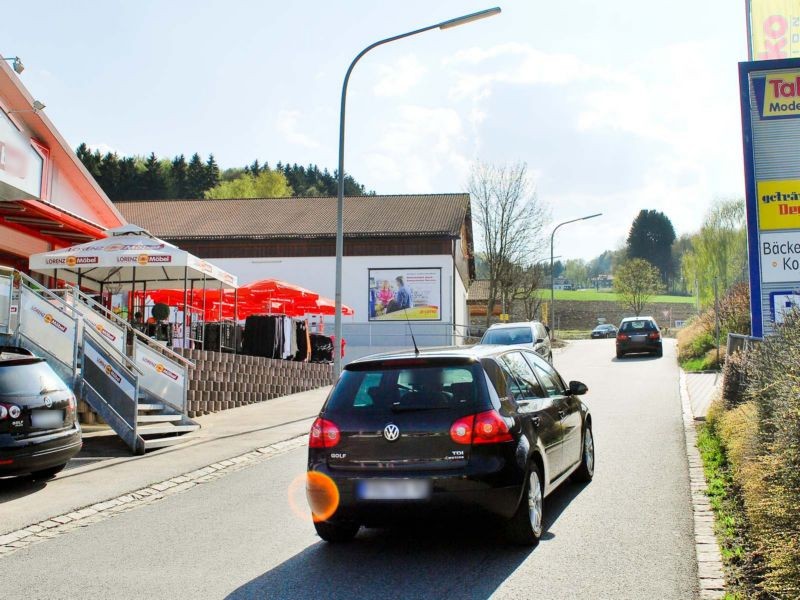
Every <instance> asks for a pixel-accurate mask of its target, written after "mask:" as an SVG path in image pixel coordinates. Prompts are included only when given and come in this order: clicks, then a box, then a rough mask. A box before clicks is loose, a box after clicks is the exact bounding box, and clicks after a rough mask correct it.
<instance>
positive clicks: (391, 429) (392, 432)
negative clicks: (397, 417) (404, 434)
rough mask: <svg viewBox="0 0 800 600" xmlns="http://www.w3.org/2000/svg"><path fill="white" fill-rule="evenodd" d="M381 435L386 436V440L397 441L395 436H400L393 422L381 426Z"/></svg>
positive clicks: (398, 429)
mask: <svg viewBox="0 0 800 600" xmlns="http://www.w3.org/2000/svg"><path fill="white" fill-rule="evenodd" d="M383 437H385V438H386V441H387V442H394V441H397V438H399V437H400V428H399V427H398V426H397V425H395V424H394V423H389V424H388V425H387V426H386V427H384V428H383Z"/></svg>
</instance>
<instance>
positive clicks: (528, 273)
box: [514, 263, 544, 321]
mask: <svg viewBox="0 0 800 600" xmlns="http://www.w3.org/2000/svg"><path fill="white" fill-rule="evenodd" d="M516 271H517V275H516V277H515V279H516V281H517V289H516V292H515V294H514V299H515V300H518V301H519V302H521V303H522V314H523V316H524V317H525V320H526V321H533V320H534V319H535V318H536V316H537V314H538V313H539V309H540V308H541V306H542V292H541V283H542V280H543V279H544V269H543V267H542V265H541V263H540V264H536V265H530V266H528V267H524V268H523V267H519V266H518V267H517V269H516Z"/></svg>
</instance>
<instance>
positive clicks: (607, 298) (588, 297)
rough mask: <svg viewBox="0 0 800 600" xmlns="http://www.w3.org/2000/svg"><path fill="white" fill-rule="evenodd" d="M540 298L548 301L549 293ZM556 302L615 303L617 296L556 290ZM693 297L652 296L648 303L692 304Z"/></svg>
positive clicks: (545, 292) (606, 293)
mask: <svg viewBox="0 0 800 600" xmlns="http://www.w3.org/2000/svg"><path fill="white" fill-rule="evenodd" d="M542 298H543V299H544V300H545V301H547V300H549V299H550V291H549V290H544V291H543V292H542ZM556 300H577V301H579V302H616V301H617V295H616V294H615V293H614V292H611V291H609V292H597V291H595V290H574V291H571V290H556ZM694 301H695V299H694V297H693V296H653V297H652V298H650V301H649V302H650V303H654V302H659V303H660V302H663V303H676V304H693V303H694Z"/></svg>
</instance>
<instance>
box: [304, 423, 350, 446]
mask: <svg viewBox="0 0 800 600" xmlns="http://www.w3.org/2000/svg"><path fill="white" fill-rule="evenodd" d="M341 439H342V434H341V432H340V431H339V428H338V427H337V426H336V424H335V423H332V422H331V421H328V420H327V419H323V418H321V417H317V420H316V421H314V424H313V425H312V426H311V432H310V433H309V434H308V447H309V448H333V447H334V446H335V445H336V444H338V443H339V440H341Z"/></svg>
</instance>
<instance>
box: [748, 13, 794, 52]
mask: <svg viewBox="0 0 800 600" xmlns="http://www.w3.org/2000/svg"><path fill="white" fill-rule="evenodd" d="M749 5H750V52H751V56H752V57H753V60H774V59H781V58H797V57H800V2H797V0H749Z"/></svg>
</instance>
